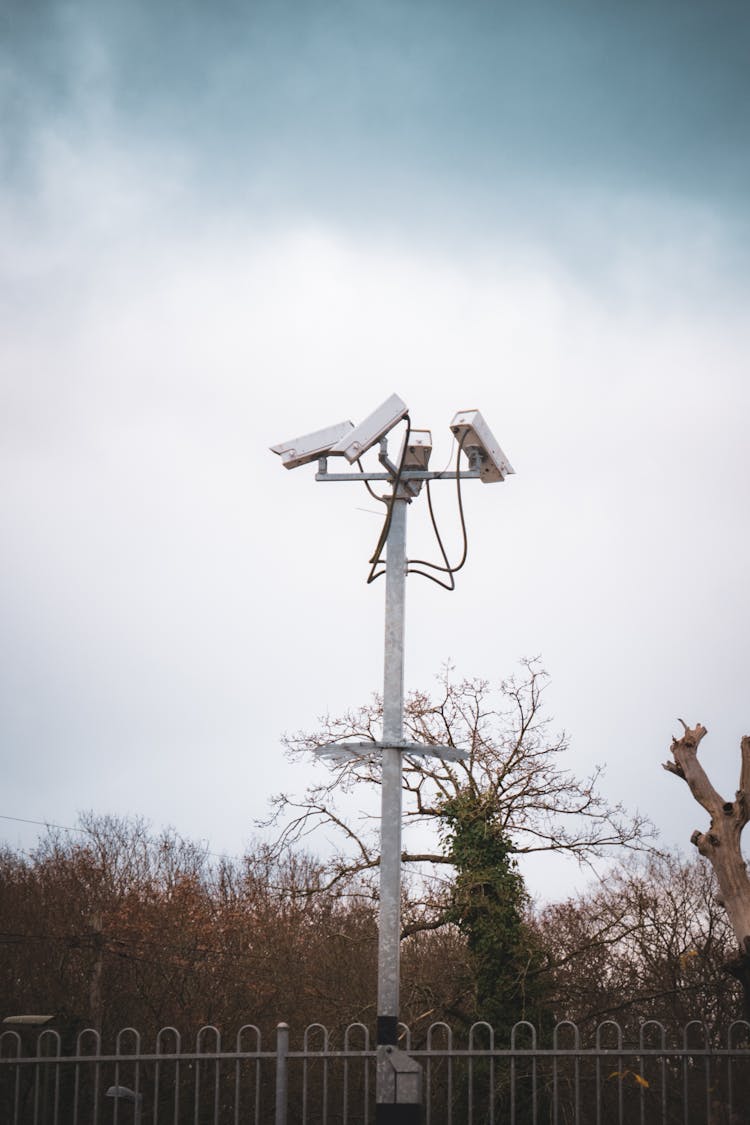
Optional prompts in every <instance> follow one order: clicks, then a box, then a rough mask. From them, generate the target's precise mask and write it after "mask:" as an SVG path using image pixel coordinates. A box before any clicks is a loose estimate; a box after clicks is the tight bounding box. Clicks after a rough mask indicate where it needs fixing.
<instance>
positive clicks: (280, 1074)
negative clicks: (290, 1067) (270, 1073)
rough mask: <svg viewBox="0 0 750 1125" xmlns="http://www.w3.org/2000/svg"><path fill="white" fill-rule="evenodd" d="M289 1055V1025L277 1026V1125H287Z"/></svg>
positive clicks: (281, 1024) (280, 1024)
mask: <svg viewBox="0 0 750 1125" xmlns="http://www.w3.org/2000/svg"><path fill="white" fill-rule="evenodd" d="M288 1053H289V1024H288V1023H279V1024H277V1025H276V1118H275V1125H286V1111H287V1103H288V1094H289V1086H288V1071H287V1055H288Z"/></svg>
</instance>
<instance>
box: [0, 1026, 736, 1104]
mask: <svg viewBox="0 0 750 1125" xmlns="http://www.w3.org/2000/svg"><path fill="white" fill-rule="evenodd" d="M401 1033H402V1035H401V1044H400V1045H401V1046H402V1047H403V1048H404V1049H405V1050H406V1051H408V1052H409V1054H411V1056H412V1057H413V1058H415V1059H416V1060H417V1061H418V1062H419V1063H420V1064H421V1065H422V1068H423V1074H424V1109H423V1119H424V1122H425V1125H480V1123H481V1125H495V1123H497V1125H508V1123H509V1125H631V1123H632V1125H741V1123H742V1125H744V1123H746V1122H748V1121H750V1024H748V1023H746V1022H745V1021H742V1020H739V1021H736V1022H735V1023H733V1024H732V1025H731V1026H730V1027H729V1028H728V1030H727V1032H726V1035H725V1036H724V1037H723V1038H721V1039H719V1040H715V1039H714V1037H713V1036H712V1035H710V1033H709V1031H708V1029H707V1028H706V1027H704V1025H703V1024H702V1023H700V1021H697V1020H694V1021H692V1022H691V1023H689V1024H688V1025H687V1026H686V1027H684V1028H683V1029H681V1031H680V1032H679V1033H678V1034H677V1035H673V1036H669V1035H668V1033H667V1031H666V1029H665V1028H664V1027H663V1026H662V1025H661V1024H660V1023H657V1022H656V1021H654V1020H648V1021H645V1022H644V1023H643V1024H641V1026H640V1029H639V1031H638V1034H637V1036H636V1037H635V1038H633V1037H630V1038H628V1037H626V1035H625V1033H624V1032H623V1030H622V1028H621V1027H620V1025H619V1024H618V1023H616V1022H615V1021H613V1020H607V1021H605V1022H604V1023H602V1024H600V1025H599V1027H598V1028H596V1030H595V1031H594V1032H593V1033H592V1035H591V1037H590V1041H589V1042H587V1043H584V1042H583V1041H582V1036H581V1033H580V1031H579V1029H578V1028H577V1027H576V1026H575V1024H573V1023H571V1022H570V1021H563V1022H562V1023H559V1024H558V1025H557V1026H556V1027H555V1028H554V1030H553V1031H552V1033H551V1035H550V1037H549V1039H548V1041H544V1042H541V1041H539V1040H538V1038H537V1033H536V1030H535V1029H534V1028H533V1027H532V1026H531V1024H529V1023H526V1022H521V1023H518V1024H516V1025H515V1027H514V1028H513V1030H512V1032H511V1036H510V1042H509V1043H503V1044H500V1043H498V1042H496V1038H495V1035H494V1032H493V1030H492V1028H491V1027H490V1026H489V1025H488V1024H486V1023H477V1024H474V1025H473V1026H472V1027H471V1028H469V1030H468V1033H467V1034H466V1035H465V1036H462V1037H458V1036H457V1035H456V1034H455V1033H454V1032H453V1031H452V1030H451V1028H450V1027H449V1026H448V1025H447V1024H445V1023H435V1024H433V1025H432V1026H431V1027H429V1028H428V1029H427V1031H426V1032H422V1033H420V1036H419V1038H418V1039H417V1037H416V1035H412V1033H411V1032H410V1030H409V1029H408V1028H407V1027H405V1026H403V1025H402V1027H401ZM374 1075H375V1047H374V1044H373V1042H372V1039H371V1034H370V1031H369V1029H368V1028H367V1027H365V1026H364V1025H363V1024H360V1023H354V1024H351V1025H350V1026H349V1027H347V1028H346V1029H345V1030H344V1031H343V1033H342V1034H340V1035H338V1036H336V1037H334V1036H333V1035H332V1034H331V1033H330V1032H329V1031H328V1030H327V1029H326V1028H325V1027H324V1026H323V1025H322V1024H311V1025H310V1026H309V1027H307V1028H305V1029H304V1032H303V1033H302V1037H301V1040H300V1042H299V1043H297V1044H296V1045H295V1044H293V1043H292V1042H291V1040H290V1033H289V1028H288V1027H287V1025H286V1024H279V1025H278V1026H277V1028H276V1032H275V1036H274V1041H273V1043H272V1044H269V1045H268V1046H265V1045H264V1044H263V1041H262V1036H261V1032H260V1030H259V1029H258V1028H257V1027H256V1026H255V1025H253V1024H246V1025H245V1026H244V1027H241V1028H240V1030H239V1031H238V1032H237V1033H236V1035H235V1036H233V1037H232V1039H231V1040H229V1039H226V1038H222V1034H221V1032H220V1031H219V1030H218V1028H216V1027H213V1026H207V1027H202V1028H201V1029H200V1031H199V1032H198V1034H197V1036H196V1037H195V1039H194V1040H193V1041H192V1042H191V1044H190V1045H186V1044H185V1043H183V1039H182V1036H181V1035H180V1033H179V1031H177V1029H176V1028H173V1027H165V1028H162V1029H161V1031H159V1032H158V1034H157V1035H156V1037H155V1040H154V1041H153V1043H151V1044H149V1045H146V1044H144V1042H143V1040H142V1037H141V1035H140V1034H139V1032H138V1031H136V1030H135V1029H134V1028H124V1029H123V1030H122V1031H120V1032H119V1033H118V1034H117V1036H116V1037H115V1039H114V1042H113V1043H112V1044H111V1045H109V1046H107V1045H105V1044H103V1043H102V1040H101V1037H100V1035H99V1033H98V1032H96V1031H94V1030H91V1029H87V1030H84V1031H81V1032H80V1033H79V1034H78V1035H77V1036H75V1038H74V1039H73V1040H72V1041H71V1042H68V1041H66V1040H64V1037H63V1036H61V1033H60V1032H58V1031H55V1030H50V1029H45V1030H43V1031H41V1032H39V1033H38V1034H37V1035H36V1036H35V1037H34V1038H33V1041H31V1040H30V1039H29V1037H28V1035H27V1034H26V1033H23V1034H22V1033H21V1032H18V1031H15V1030H13V1031H4V1032H3V1033H2V1035H0V1123H2V1125H131V1123H132V1125H183V1123H184V1125H251V1123H252V1125H333V1123H339V1122H341V1123H347V1125H371V1123H373V1122H374V1118H375V1107H374V1092H375V1080H374Z"/></svg>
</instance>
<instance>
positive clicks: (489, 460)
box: [451, 410, 516, 484]
mask: <svg viewBox="0 0 750 1125" xmlns="http://www.w3.org/2000/svg"><path fill="white" fill-rule="evenodd" d="M451 430H452V431H453V433H454V434H455V435H456V438H457V439H458V441H459V443H460V444H461V448H462V449H464V450H467V451H468V450H470V449H478V450H479V454H480V457H481V464H480V467H479V476H480V479H481V480H482V481H484V483H485V484H489V483H490V482H491V481H496V480H505V478H506V476H509V475H510V474H511V473H515V471H516V470H515V469H514V468H513V466H512V465H511V463H510V461H509V460H508V458H507V457H506V456H505V454H504V453H503V451H502V449H501V448H500V446H499V445H498V443H497V439H496V438H495V436H494V435H493V433H492V431H491V429H490V428H489V426H488V425H487V423H486V422H485V420H484V418H483V417H482V415H481V414H480V413H479V411H478V410H460V411H459V412H458V414H457V415H456V416H455V418H454V419H453V421H452V422H451Z"/></svg>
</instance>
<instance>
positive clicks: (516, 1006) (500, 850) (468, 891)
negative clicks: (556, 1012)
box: [442, 790, 546, 1041]
mask: <svg viewBox="0 0 750 1125" xmlns="http://www.w3.org/2000/svg"><path fill="white" fill-rule="evenodd" d="M442 813H443V818H444V821H445V829H444V842H445V846H446V853H447V855H449V857H450V858H451V860H452V862H453V863H454V865H455V869H456V876H455V881H454V883H453V887H452V891H451V897H450V903H449V906H448V908H447V910H446V913H445V918H446V921H448V922H452V923H454V924H455V925H456V926H457V927H458V929H459V930H460V931H461V933H462V934H463V935H464V936H465V938H466V943H467V949H468V953H469V956H470V958H471V963H472V968H473V973H474V980H475V997H474V1001H475V1003H474V1011H473V1012H472V1013H471V1015H472V1017H473V1018H476V1019H483V1020H487V1022H488V1023H490V1024H491V1025H492V1026H493V1027H494V1028H495V1030H496V1031H497V1032H498V1033H499V1035H500V1037H501V1040H502V1041H504V1040H507V1038H508V1036H509V1034H510V1029H511V1027H512V1026H513V1024H514V1023H516V1022H517V1021H518V1020H521V1019H526V1020H530V1021H531V1022H532V1023H534V1024H535V1025H536V1026H539V1025H540V1024H542V1023H545V1022H546V1020H545V1006H544V984H543V980H544V978H543V977H542V976H541V975H540V969H541V968H542V958H541V950H540V948H539V945H538V940H537V936H536V934H535V933H534V932H533V931H532V930H531V928H530V927H529V925H528V923H527V921H526V913H527V908H528V903H529V897H528V893H527V891H526V886H525V884H524V881H523V877H522V875H521V872H520V871H519V870H518V863H517V860H516V858H515V856H514V854H513V849H512V845H511V842H510V840H509V839H508V837H507V835H506V834H505V832H504V831H503V827H502V821H501V818H500V816H499V812H498V809H497V807H496V805H495V803H493V802H491V801H488V800H487V799H486V797H483V796H482V795H480V794H476V793H473V792H471V791H470V790H465V791H464V792H462V793H459V794H457V795H456V796H455V797H451V798H449V799H448V800H447V801H446V802H445V803H444V805H443V809H442Z"/></svg>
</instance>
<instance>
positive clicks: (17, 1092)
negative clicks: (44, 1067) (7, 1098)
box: [0, 1031, 21, 1125]
mask: <svg viewBox="0 0 750 1125" xmlns="http://www.w3.org/2000/svg"><path fill="white" fill-rule="evenodd" d="M6 1040H7V1042H8V1043H11V1044H13V1046H14V1047H15V1054H13V1055H11V1056H6V1055H4V1054H3V1048H4V1046H5V1043H6ZM20 1054H21V1036H20V1035H19V1034H18V1032H17V1031H3V1032H0V1058H2V1059H3V1060H6V1059H7V1062H6V1063H5V1065H4V1066H3V1074H4V1073H5V1066H9V1065H10V1063H11V1062H12V1061H13V1060H14V1059H17V1058H18V1057H19V1056H20ZM12 1073H13V1095H12V1098H13V1122H12V1125H18V1109H19V1103H20V1098H21V1068H20V1066H19V1065H18V1063H16V1065H15V1066H14V1067H13V1072H12Z"/></svg>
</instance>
